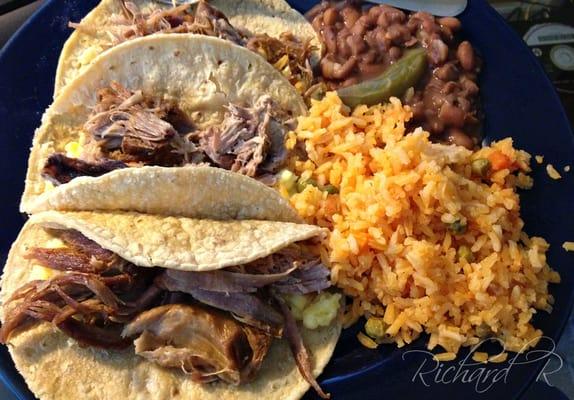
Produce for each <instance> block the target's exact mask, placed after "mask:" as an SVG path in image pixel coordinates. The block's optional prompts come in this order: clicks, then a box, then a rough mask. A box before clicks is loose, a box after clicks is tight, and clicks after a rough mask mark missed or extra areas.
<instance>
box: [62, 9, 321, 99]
mask: <svg viewBox="0 0 574 400" xmlns="http://www.w3.org/2000/svg"><path fill="white" fill-rule="evenodd" d="M70 27H72V28H74V29H75V32H74V33H73V34H72V35H71V36H70V38H69V39H68V41H67V42H66V44H65V45H64V48H63V50H62V54H61V56H60V60H59V63H58V70H57V73H56V87H55V96H56V95H58V94H59V93H60V92H61V90H62V88H63V87H64V86H65V85H67V84H68V83H70V82H71V81H72V80H73V79H74V78H75V77H76V76H77V75H78V74H79V73H80V72H81V71H82V70H83V69H84V68H86V67H87V66H88V65H89V64H90V63H91V62H92V61H93V60H94V58H95V57H96V56H97V55H98V54H100V53H102V52H104V51H106V50H108V49H110V48H112V47H114V46H116V45H118V44H119V43H123V42H126V41H129V40H132V39H135V38H138V37H142V36H148V35H152V34H155V33H195V34H201V35H208V36H213V37H219V38H221V39H224V40H227V41H229V42H231V43H234V44H236V45H239V46H244V47H246V48H248V49H250V50H251V51H253V52H255V53H257V54H259V55H260V56H262V57H263V58H264V59H265V60H266V61H268V62H269V63H271V64H272V65H273V66H274V67H275V68H277V69H278V70H279V71H281V73H282V74H283V75H285V76H286V77H287V78H288V79H289V81H290V82H291V83H292V84H293V85H294V86H295V87H296V88H297V90H299V93H301V94H303V93H304V92H305V91H306V90H307V89H309V87H310V86H311V84H312V80H313V72H312V68H311V66H312V65H314V64H315V63H316V62H317V61H318V53H319V52H318V49H319V48H320V45H319V40H318V38H317V36H316V34H315V32H314V30H313V27H312V26H311V24H310V23H309V22H307V20H306V19H305V17H303V16H302V15H301V14H299V13H298V12H297V11H295V10H294V9H292V8H291V7H290V6H289V4H287V2H285V1H284V0H241V1H235V0H211V1H209V2H207V1H204V0H201V1H199V2H198V3H197V4H193V5H191V4H184V5H179V6H170V5H165V4H161V2H158V1H152V0H132V1H127V0H102V1H101V3H100V4H99V5H98V6H97V7H96V8H95V9H94V10H92V12H90V13H89V14H88V15H87V16H86V17H85V18H84V19H83V20H82V21H81V22H80V23H70Z"/></svg>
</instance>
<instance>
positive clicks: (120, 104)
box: [20, 34, 306, 220]
mask: <svg viewBox="0 0 574 400" xmlns="http://www.w3.org/2000/svg"><path fill="white" fill-rule="evenodd" d="M305 111H306V108H305V105H304V103H303V101H302V99H301V97H300V96H299V94H298V93H297V92H296V91H295V89H294V88H293V86H291V85H290V84H289V82H288V81H287V80H286V79H285V78H284V77H283V76H282V75H281V74H280V73H279V72H278V71H277V70H275V69H274V68H273V67H271V65H269V64H268V63H266V62H265V61H264V60H263V59H262V58H261V57H259V56H257V55H256V54H254V53H252V52H250V51H249V50H246V49H244V48H241V47H238V46H235V45H233V44H232V43H229V42H226V41H224V40H221V39H218V38H212V37H207V36H200V35H191V34H187V35H180V34H157V35H152V36H147V37H144V38H140V39H136V40H131V41H128V42H126V43H123V44H121V45H118V46H116V47H114V48H113V49H111V50H109V51H107V52H106V53H105V54H103V55H102V56H100V57H98V58H97V59H96V60H94V62H93V63H92V64H91V65H90V66H89V67H88V68H87V69H86V70H85V71H84V72H83V73H82V74H81V75H80V76H79V77H78V78H77V79H76V80H75V81H74V82H72V83H70V84H69V85H67V86H66V88H65V89H64V90H63V91H62V93H61V95H60V96H58V98H57V99H56V100H55V101H54V103H53V104H52V105H51V106H50V107H49V108H48V110H47V111H46V113H45V114H44V116H43V119H42V125H41V126H40V128H38V130H37V131H36V133H35V135H34V140H33V147H32V150H31V154H30V160H29V167H28V173H27V176H26V186H25V191H24V196H23V198H22V203H21V207H20V208H21V211H23V212H27V213H34V212H39V211H43V210H47V209H58V210H90V209H97V210H133V211H140V212H148V213H158V214H169V215H183V216H191V215H196V214H197V212H195V210H194V209H192V210H191V211H190V207H191V208H194V207H195V205H194V204H195V203H196V202H195V203H194V201H193V199H194V198H202V197H207V198H215V201H216V202H218V201H219V200H218V199H217V197H218V196H219V197H221V198H225V202H226V203H229V202H228V198H234V197H237V201H236V205H237V206H238V207H244V206H250V203H246V202H245V201H244V200H245V197H249V198H256V197H259V199H260V203H261V204H260V203H257V202H256V203H255V204H254V205H252V207H253V208H254V209H255V213H247V214H244V215H243V216H242V217H243V218H253V219H279V220H293V218H295V212H294V211H293V210H291V209H290V208H289V206H288V205H287V203H286V202H285V201H283V200H282V199H281V198H280V196H279V195H278V194H277V193H274V192H273V191H272V190H271V189H269V190H265V189H264V188H263V187H264V185H263V184H260V185H258V184H257V182H251V181H252V179H243V177H242V176H240V175H245V176H247V177H249V178H255V179H257V180H259V181H262V182H264V183H266V184H270V183H273V182H274V180H275V177H276V176H277V174H278V172H279V171H280V169H281V168H282V165H283V163H284V162H285V160H286V158H287V152H286V149H285V146H284V140H285V136H286V133H287V132H288V130H289V129H290V127H292V122H293V121H294V118H295V117H297V116H299V115H301V114H303V113H304V112H305ZM198 166H201V167H205V168H209V167H217V170H216V171H211V172H205V173H203V172H197V171H196V172H194V171H190V169H193V168H200V167H198ZM223 170H230V171H231V172H233V174H225V172H224V171H223ZM197 175H201V176H204V177H205V176H208V178H206V179H205V181H207V184H208V185H207V186H203V185H201V186H200V185H198V184H197V180H196V178H197ZM240 197H244V199H240ZM88 203H89V204H88ZM262 203H265V204H262ZM273 209H277V210H283V211H280V212H279V215H283V216H282V217H281V216H279V217H272V218H269V216H265V215H263V216H261V215H257V212H260V211H265V210H267V211H268V212H267V214H269V213H274V211H269V210H273ZM231 211H232V212H234V211H236V210H231ZM263 214H265V212H263ZM218 215H219V216H220V217H221V218H223V219H225V218H235V216H233V215H225V214H223V213H219V214H218ZM218 215H200V216H201V217H205V218H216V217H218Z"/></svg>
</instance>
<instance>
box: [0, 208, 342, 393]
mask: <svg viewBox="0 0 574 400" xmlns="http://www.w3.org/2000/svg"><path fill="white" fill-rule="evenodd" d="M136 229H137V232H138V234H137V235H134V234H133V233H134V232H136ZM321 234H322V230H321V229H320V228H318V227H315V226H310V225H303V224H293V223H284V222H269V221H254V220H248V221H212V220H196V219H190V218H173V217H159V216H152V215H146V214H136V213H92V212H68V213H62V212H55V211H49V212H45V213H40V214H36V215H34V216H32V217H31V218H30V220H29V221H28V222H27V223H26V225H25V226H24V228H23V230H22V232H21V233H20V235H19V237H18V239H17V240H16V242H15V243H14V244H13V246H12V249H11V251H10V254H9V256H8V260H7V264H6V266H5V268H4V273H3V276H2V287H1V291H0V300H1V301H2V309H1V311H2V313H1V320H2V326H1V328H0V339H1V341H2V342H3V343H6V344H7V345H8V348H9V351H10V353H11V355H12V357H13V359H14V362H15V364H16V367H17V369H18V370H19V371H20V373H21V374H22V375H23V377H24V378H25V380H26V382H27V384H28V386H29V387H30V389H31V390H32V392H34V394H35V395H36V396H37V397H38V398H39V399H42V400H43V399H63V398H68V399H71V398H86V399H115V398H122V399H126V400H128V399H140V398H146V399H165V398H180V399H217V400H221V399H231V398H233V399H237V400H241V399H259V398H261V396H264V397H265V398H273V399H279V398H281V399H297V398H299V397H301V396H302V395H303V394H304V393H305V392H306V391H307V390H308V389H309V387H311V386H312V387H314V388H315V390H316V391H317V392H318V393H319V394H320V395H321V396H323V397H326V395H325V393H324V392H323V391H322V390H321V388H320V387H319V385H318V384H317V382H316V380H315V378H316V377H317V376H318V375H319V374H320V373H321V371H322V370H323V368H324V367H325V365H326V364H327V362H328V361H329V359H330V357H331V355H332V353H333V350H334V347H335V343H336V342H337V339H338V337H339V334H340V330H341V325H340V318H339V308H340V301H341V295H340V294H338V293H334V292H330V291H329V290H327V289H328V288H329V286H330V282H329V270H328V269H327V268H326V267H325V266H324V265H323V264H322V263H321V260H320V257H319V256H318V255H316V253H315V249H316V246H315V241H316V238H317V237H318V236H320V235H321Z"/></svg>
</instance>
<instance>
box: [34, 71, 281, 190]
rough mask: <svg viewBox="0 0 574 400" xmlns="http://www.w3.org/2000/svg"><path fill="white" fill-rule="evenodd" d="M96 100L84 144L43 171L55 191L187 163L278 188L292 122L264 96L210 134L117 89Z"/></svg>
mask: <svg viewBox="0 0 574 400" xmlns="http://www.w3.org/2000/svg"><path fill="white" fill-rule="evenodd" d="M97 98H98V102H97V104H96V106H95V107H94V108H93V110H92V113H91V115H90V116H89V117H88V119H87V121H86V122H85V124H84V125H83V128H82V134H83V137H82V139H81V141H82V143H77V142H73V143H72V144H75V146H71V147H74V148H75V151H68V152H67V153H71V154H68V155H66V154H64V153H54V154H52V155H51V156H50V157H48V159H47V160H46V162H45V164H44V167H43V169H42V175H43V177H44V178H46V179H48V180H49V181H50V182H52V183H53V184H55V185H60V184H63V183H67V182H69V181H71V180H72V179H74V178H76V177H79V176H93V177H95V176H101V175H103V174H105V173H107V172H110V171H113V170H115V169H119V168H126V167H138V166H145V165H157V166H164V167H181V166H184V165H189V164H205V165H210V166H214V167H219V168H224V169H227V170H230V171H233V172H237V173H240V174H243V175H246V176H249V177H252V178H257V179H259V180H262V181H264V182H266V183H273V182H274V176H275V174H276V173H277V172H279V170H280V168H281V166H282V165H283V164H284V162H285V160H286V157H287V151H286V149H285V146H284V139H285V135H286V132H287V129H288V125H289V123H288V122H286V121H285V120H286V118H287V116H286V114H285V113H283V112H281V111H280V110H278V109H277V108H276V107H275V106H274V104H273V101H272V100H271V98H270V97H269V96H266V95H263V96H261V97H260V98H259V100H257V101H256V103H255V104H254V105H253V107H242V106H240V105H236V104H229V105H228V106H227V111H226V113H225V116H224V119H223V122H222V123H220V124H217V125H212V126H209V127H207V128H205V129H199V128H197V127H196V124H195V122H194V121H193V119H192V118H189V117H188V116H186V115H185V114H184V113H183V112H182V111H181V110H179V108H178V107H177V105H175V104H173V103H172V102H169V101H166V100H163V99H156V98H151V97H149V96H146V95H144V94H143V93H142V92H141V91H136V92H132V91H130V90H128V89H126V88H124V87H123V86H122V85H120V84H119V83H117V82H113V83H112V84H111V85H110V86H109V87H105V88H103V89H100V90H99V92H98V95H97ZM68 145H70V144H68ZM67 147H69V146H67ZM78 149H81V150H79V151H78ZM74 153H75V154H74Z"/></svg>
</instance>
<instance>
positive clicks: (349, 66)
mask: <svg viewBox="0 0 574 400" xmlns="http://www.w3.org/2000/svg"><path fill="white" fill-rule="evenodd" d="M356 65H357V58H356V57H355V56H351V57H350V58H349V59H348V60H347V61H345V63H343V64H341V63H338V62H336V61H334V60H332V59H331V58H330V57H325V58H323V59H322V60H321V73H322V74H323V76H324V77H325V78H327V79H339V80H341V79H345V78H348V77H349V75H351V72H353V69H354V68H355V66H356Z"/></svg>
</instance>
